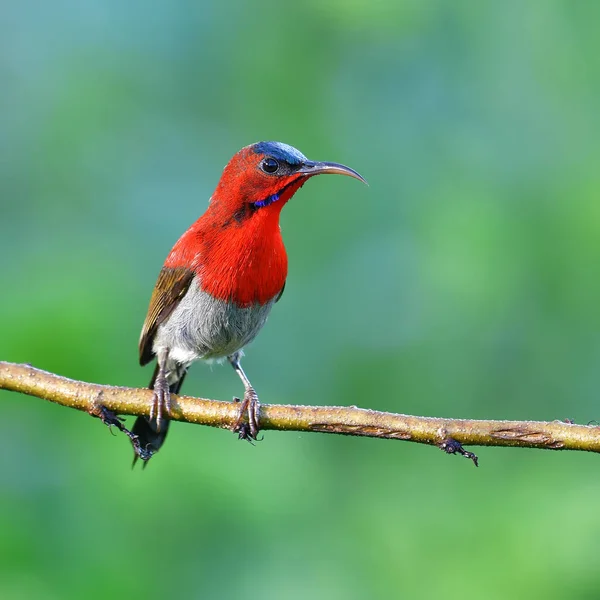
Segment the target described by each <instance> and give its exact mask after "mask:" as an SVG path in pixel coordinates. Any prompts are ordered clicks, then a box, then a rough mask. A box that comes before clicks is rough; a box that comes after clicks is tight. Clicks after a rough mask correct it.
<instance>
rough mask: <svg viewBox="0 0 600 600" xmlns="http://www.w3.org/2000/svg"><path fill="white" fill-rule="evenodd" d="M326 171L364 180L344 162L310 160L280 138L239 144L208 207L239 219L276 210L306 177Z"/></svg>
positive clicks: (239, 220) (240, 220) (325, 172)
mask: <svg viewBox="0 0 600 600" xmlns="http://www.w3.org/2000/svg"><path fill="white" fill-rule="evenodd" d="M327 173H329V174H332V175H347V176H349V177H354V178H355V179H358V180H360V181H362V182H363V183H367V182H366V181H365V179H364V178H363V177H362V176H361V175H359V174H358V173H357V172H356V171H354V170H353V169H351V168H349V167H346V166H344V165H340V164H338V163H333V162H315V161H312V160H309V159H308V158H306V156H304V154H302V152H300V151H299V150H296V148H293V147H292V146H288V145H287V144H283V143H281V142H258V143H256V144H252V145H251V146H246V147H245V148H242V149H241V150H240V151H239V152H238V153H237V154H235V155H234V156H233V158H232V159H231V160H230V161H229V163H228V164H227V166H226V167H225V169H224V171H223V175H222V176H221V179H220V181H219V184H218V186H217V189H216V190H215V193H214V195H213V197H212V200H211V207H214V208H215V209H217V208H218V209H219V211H221V210H225V211H227V213H229V215H233V217H234V218H235V220H236V221H237V222H238V223H241V222H243V221H244V220H245V219H246V218H248V217H251V216H252V215H254V214H256V213H257V212H258V211H269V212H276V213H279V211H280V210H281V207H282V206H283V205H284V204H285V203H286V202H287V201H288V200H289V199H290V198H291V197H292V196H293V195H294V193H295V192H296V191H297V190H298V189H299V188H300V187H301V186H302V185H303V184H304V183H305V182H306V181H307V180H308V179H310V178H311V177H314V176H315V175H323V174H327ZM213 205H214V206H213Z"/></svg>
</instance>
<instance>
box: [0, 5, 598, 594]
mask: <svg viewBox="0 0 600 600" xmlns="http://www.w3.org/2000/svg"><path fill="white" fill-rule="evenodd" d="M599 23H600V4H598V3H592V2H588V3H584V2H581V3H575V4H573V3H570V2H566V1H565V2H561V1H548V0H539V1H534V2H527V3H525V2H519V1H518V0H512V1H508V2H503V3H486V2H452V3H446V2H423V1H421V0H411V1H402V2H399V1H398V0H390V1H387V2H384V1H382V0H379V1H373V0H352V1H349V0H343V1H342V0H336V1H323V0H309V1H306V2H303V3H292V2H289V3H282V2H280V3H276V4H273V3H271V4H269V3H247V2H243V1H238V2H217V1H216V0H215V1H203V2H171V3H166V2H164V3H156V4H152V3H147V2H141V1H139V0H136V1H131V2H118V1H117V0H104V1H102V2H100V1H92V0H85V1H79V2H75V1H68V0H64V1H57V2H33V1H30V0H18V1H17V0H8V1H6V0H5V1H4V2H3V3H2V7H1V8H0V76H1V83H0V108H1V110H0V202H1V212H0V264H1V279H0V282H1V293H0V319H1V321H0V322H1V325H0V359H3V360H11V361H26V362H31V363H33V364H34V365H36V366H38V367H42V368H45V369H48V370H52V371H56V372H58V373H61V374H63V375H67V376H70V377H73V378H79V379H84V380H88V381H93V382H101V383H107V384H120V385H129V386H142V385H146V384H147V381H148V379H149V377H150V375H151V369H150V368H146V369H141V368H140V367H139V366H138V364H137V341H138V335H139V330H140V327H141V324H142V321H143V318H144V316H145V312H146V308H147V303H148V299H149V295H150V292H151V289H152V286H153V285H154V281H155V278H156V275H157V273H158V270H159V268H160V266H161V264H162V261H163V259H164V257H165V256H166V254H167V252H168V251H169V249H170V248H171V245H172V244H173V243H174V242H175V240H176V239H177V238H178V236H179V235H180V234H181V233H182V232H183V231H184V230H185V229H186V228H187V226H188V225H189V224H190V223H191V222H192V221H194V220H195V219H196V218H197V217H198V216H199V215H200V214H201V213H202V212H203V211H204V209H205V207H206V205H207V200H208V197H209V195H210V194H211V192H212V190H213V188H214V186H215V185H216V182H217V180H218V177H219V175H220V172H221V169H222V167H223V166H224V165H225V163H226V162H227V161H228V160H229V158H230V156H231V155H232V154H233V153H234V152H235V151H237V150H238V149H239V148H240V147H241V146H244V145H246V144H249V143H252V142H254V141H258V140H263V139H266V140H268V139H275V140H281V141H285V142H287V143H290V144H292V145H294V146H297V147H298V148H300V149H301V150H302V151H303V152H304V153H305V154H307V155H308V156H309V157H311V158H314V159H320V160H334V161H338V162H343V163H346V164H348V165H350V166H352V167H354V168H355V169H357V170H359V171H360V172H361V173H362V174H364V176H365V177H367V179H368V180H369V182H370V184H371V185H370V187H369V188H366V187H364V186H361V185H359V184H358V183H357V182H356V181H353V180H350V179H346V178H323V179H317V180H314V181H311V182H310V183H309V184H308V185H307V186H306V187H305V188H304V189H303V190H302V191H301V192H300V193H299V194H298V195H297V196H296V197H295V198H294V200H293V201H292V202H290V204H289V205H288V206H287V207H286V209H285V210H284V212H283V218H282V228H283V233H284V238H285V240H286V244H287V247H288V252H289V256H290V276H289V279H288V285H287V289H286V292H285V295H284V297H283V300H282V302H280V303H279V304H278V305H277V307H276V310H274V312H273V314H272V316H271V318H270V320H269V323H268V324H267V326H266V327H265V329H264V330H263V332H262V334H261V335H260V336H259V338H258V339H257V340H256V341H255V342H254V343H253V344H252V345H251V347H250V348H248V349H247V357H246V360H245V363H244V364H245V367H246V369H247V371H248V373H249V374H250V376H251V378H252V381H253V382H254V385H255V386H256V388H257V390H258V391H259V393H260V395H261V398H262V400H263V402H265V403H269V402H285V403H310V404H358V405H360V406H363V407H372V408H377V409H383V410H390V411H396V412H408V413H414V414H424V415H433V416H453V417H473V418H508V419H540V420H552V419H564V418H570V419H574V420H575V421H577V422H580V423H587V422H589V421H591V420H594V419H600V399H599V397H598V396H599V394H598V387H599V384H600V374H599V370H598V366H599V364H600V310H599V305H600V277H599V264H600V202H599V194H600V169H599V164H600V148H599V137H600V110H599V105H598V98H599V97H600V26H599ZM184 391H185V392H186V393H188V394H195V395H201V396H205V397H213V398H220V399H228V398H230V397H231V396H233V395H235V394H239V393H240V383H239V381H238V379H237V377H236V376H235V374H234V373H233V372H232V370H231V369H230V368H229V367H214V368H212V369H211V368H210V367H207V366H204V365H201V364H199V365H196V366H195V367H194V368H193V369H192V370H191V374H190V376H189V378H188V379H187V381H186V385H185V386H184ZM0 399H1V405H0V406H1V408H0V410H1V419H2V435H1V436H0V473H1V474H0V480H1V484H0V597H2V598H6V599H27V598H34V599H37V598H40V599H58V598H61V599H62V598H82V597H86V598H106V597H130V598H136V597H144V598H161V597H165V596H168V597H173V598H225V599H227V598H243V597H246V598H247V597H254V596H256V597H260V598H262V599H264V600H268V599H280V598H286V599H292V600H293V599H304V598H316V599H321V598H323V599H332V600H335V599H338V598H340V599H341V598H344V599H355V598H356V599H359V598H372V597H387V598H390V597H399V598H400V597H419V598H433V597H438V598H439V597H443V598H446V599H448V600H450V599H454V598H461V599H471V598H486V599H490V600H494V599H504V598H557V599H562V598H586V599H587V598H589V599H592V598H598V597H600V570H599V561H600V558H599V556H600V515H599V511H598V498H599V494H600V463H599V462H598V457H597V456H595V455H591V454H589V455H588V454H578V453H566V452H565V453H553V452H542V451H535V450H522V449H521V450H517V449H506V448H502V449H492V448H483V449H478V450H477V451H478V454H479V456H480V468H479V469H475V468H474V467H473V465H472V464H471V463H470V462H468V461H466V460H464V459H461V458H458V457H450V456H444V455H443V454H442V453H441V452H440V451H439V450H437V449H435V448H431V447H424V446H418V445H413V444H408V443H401V442H387V441H377V440H369V439H359V438H343V437H334V436H325V435H316V434H302V435H300V434H296V433H279V432H267V433H266V434H265V439H264V441H263V442H261V443H259V444H257V445H256V447H252V446H251V445H249V444H246V443H242V442H239V441H237V440H236V439H235V438H234V436H233V435H231V434H230V433H228V432H224V431H219V430H211V429H207V428H201V427H197V426H190V425H182V424H175V425H174V426H173V427H172V431H171V433H170V439H169V443H168V445H166V447H165V448H164V450H163V451H162V452H161V453H160V454H159V455H157V456H156V457H155V458H154V459H153V460H152V462H151V463H150V465H149V467H148V468H147V469H146V470H145V472H142V471H141V470H139V469H138V470H135V471H133V472H132V471H131V468H130V463H131V450H130V447H129V444H128V442H127V440H126V439H125V438H124V437H123V436H116V437H113V436H111V435H110V434H109V432H108V431H107V430H106V428H104V427H103V426H102V425H101V424H100V422H99V421H97V420H95V419H91V418H90V417H88V416H86V415H85V414H82V413H78V412H76V411H73V410H67V409H65V408H61V407H58V406H54V405H51V404H50V403H47V402H42V401H40V400H37V399H32V398H28V397H25V396H18V395H16V394H10V393H7V392H0Z"/></svg>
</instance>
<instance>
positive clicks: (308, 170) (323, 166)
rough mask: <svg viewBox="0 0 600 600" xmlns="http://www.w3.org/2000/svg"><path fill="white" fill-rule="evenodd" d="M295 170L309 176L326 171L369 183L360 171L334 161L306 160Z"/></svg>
mask: <svg viewBox="0 0 600 600" xmlns="http://www.w3.org/2000/svg"><path fill="white" fill-rule="evenodd" d="M296 172H297V173H302V174H303V175H307V176H309V177H310V176H311V175H323V174H327V173H330V174H332V175H347V176H348V177H354V179H358V180H359V181H362V182H363V183H365V184H366V185H369V184H368V183H367V180H366V179H365V178H364V177H363V176H362V175H361V174H360V173H357V172H356V171H355V170H354V169H351V168H350V167H346V166H345V165H340V164H338V163H334V162H313V161H306V162H305V163H303V164H302V166H301V167H300V169H298V171H296Z"/></svg>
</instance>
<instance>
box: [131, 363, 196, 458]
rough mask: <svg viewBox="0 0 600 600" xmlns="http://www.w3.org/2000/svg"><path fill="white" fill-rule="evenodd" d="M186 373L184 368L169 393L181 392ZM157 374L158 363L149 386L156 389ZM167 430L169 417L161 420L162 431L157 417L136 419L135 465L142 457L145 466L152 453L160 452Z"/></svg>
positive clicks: (134, 426) (134, 427)
mask: <svg viewBox="0 0 600 600" xmlns="http://www.w3.org/2000/svg"><path fill="white" fill-rule="evenodd" d="M185 375H186V371H183V370H182V372H181V375H180V377H179V379H177V380H176V381H174V382H173V383H171V384H170V385H169V393H171V394H179V390H180V389H181V385H182V384H183V380H184V379H185ZM157 376H158V365H156V368H155V369H154V374H153V375H152V379H151V380H150V385H149V386H148V387H149V388H150V389H151V390H153V389H154V382H155V381H156V377H157ZM167 431H169V419H165V418H164V417H163V418H162V419H161V422H160V431H159V430H158V426H157V422H156V418H154V419H150V418H149V417H145V416H144V417H138V418H137V419H136V420H135V423H134V424H133V428H132V430H131V432H132V433H133V434H135V435H136V436H137V442H136V443H137V444H138V447H137V448H136V446H135V444H134V452H135V454H134V456H133V466H135V463H136V462H137V460H138V458H141V459H142V460H143V462H144V467H145V466H146V464H147V463H148V461H149V460H150V458H151V457H152V455H153V454H154V453H155V452H158V451H159V450H160V448H161V446H162V445H163V444H164V443H165V438H166V437H167Z"/></svg>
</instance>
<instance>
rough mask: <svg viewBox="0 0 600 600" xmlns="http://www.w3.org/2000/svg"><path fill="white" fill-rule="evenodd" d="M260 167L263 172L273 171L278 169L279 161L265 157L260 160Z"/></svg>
mask: <svg viewBox="0 0 600 600" xmlns="http://www.w3.org/2000/svg"><path fill="white" fill-rule="evenodd" d="M261 168H262V170H263V171H264V172H265V173H275V171H277V169H279V163H278V162H277V161H276V160H275V159H274V158H270V157H269V158H265V160H263V161H262V164H261Z"/></svg>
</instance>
